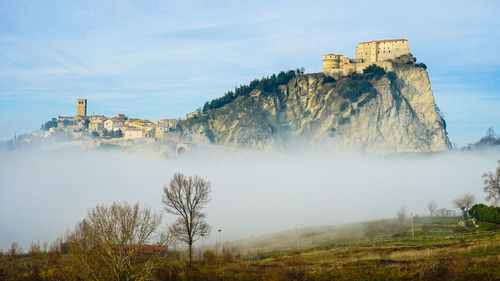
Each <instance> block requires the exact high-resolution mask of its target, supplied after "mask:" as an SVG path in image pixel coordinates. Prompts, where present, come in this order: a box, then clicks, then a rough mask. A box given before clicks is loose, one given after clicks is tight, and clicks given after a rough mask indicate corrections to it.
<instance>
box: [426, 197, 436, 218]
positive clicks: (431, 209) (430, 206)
mask: <svg viewBox="0 0 500 281" xmlns="http://www.w3.org/2000/svg"><path fill="white" fill-rule="evenodd" d="M427 209H429V212H430V213H431V217H432V216H433V215H434V214H435V213H436V210H437V203H436V201H434V200H431V201H429V203H427Z"/></svg>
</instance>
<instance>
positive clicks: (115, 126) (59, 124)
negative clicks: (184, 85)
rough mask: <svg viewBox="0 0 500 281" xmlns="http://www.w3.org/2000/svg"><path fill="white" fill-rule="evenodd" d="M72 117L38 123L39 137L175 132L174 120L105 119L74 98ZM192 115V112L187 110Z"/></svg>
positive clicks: (118, 116)
mask: <svg viewBox="0 0 500 281" xmlns="http://www.w3.org/2000/svg"><path fill="white" fill-rule="evenodd" d="M76 103H77V105H76V116H70V117H66V116H59V118H58V119H55V118H54V119H52V120H51V121H49V122H47V123H45V124H44V125H42V128H41V130H40V131H39V132H38V134H39V136H40V137H43V138H49V137H53V136H61V137H67V138H73V139H81V138H85V137H92V138H123V139H126V140H128V139H141V138H163V137H165V134H166V133H168V132H172V131H175V129H176V127H177V124H178V123H179V121H180V120H178V119H161V120H158V121H154V122H151V121H149V120H143V119H138V118H128V117H127V116H125V114H116V115H115V116H114V117H111V118H108V117H106V116H104V115H90V116H87V103H88V101H87V99H78V100H77V102H76ZM190 114H193V113H190Z"/></svg>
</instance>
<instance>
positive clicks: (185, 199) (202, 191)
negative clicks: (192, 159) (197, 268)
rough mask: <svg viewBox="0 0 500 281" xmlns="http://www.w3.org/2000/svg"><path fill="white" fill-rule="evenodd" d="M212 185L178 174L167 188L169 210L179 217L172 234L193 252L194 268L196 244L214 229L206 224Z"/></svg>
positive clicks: (165, 196) (167, 208)
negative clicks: (194, 247) (206, 210)
mask: <svg viewBox="0 0 500 281" xmlns="http://www.w3.org/2000/svg"><path fill="white" fill-rule="evenodd" d="M210 191H211V183H210V182H209V181H206V180H204V179H202V178H200V177H198V176H195V177H186V176H184V175H183V174H181V173H176V174H174V176H173V178H172V180H171V181H170V183H169V185H168V186H167V185H164V186H163V192H164V193H163V199H162V202H163V204H164V205H165V210H166V211H167V212H168V213H170V214H173V215H176V216H178V218H177V220H176V221H175V223H174V224H173V225H172V226H171V227H170V232H171V233H172V235H173V236H174V237H175V238H176V239H177V240H179V241H181V242H183V243H186V244H187V245H188V248H189V249H188V250H189V262H188V266H189V267H191V265H192V256H193V243H194V242H196V241H197V240H198V239H199V238H200V237H202V236H203V237H207V235H208V232H209V230H210V227H209V225H208V224H207V223H206V221H205V213H203V209H204V208H205V207H206V205H207V204H208V202H209V201H210Z"/></svg>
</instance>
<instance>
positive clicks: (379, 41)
mask: <svg viewBox="0 0 500 281" xmlns="http://www.w3.org/2000/svg"><path fill="white" fill-rule="evenodd" d="M393 41H408V39H384V40H372V41H367V42H361V43H358V45H359V44H366V43H381V42H393Z"/></svg>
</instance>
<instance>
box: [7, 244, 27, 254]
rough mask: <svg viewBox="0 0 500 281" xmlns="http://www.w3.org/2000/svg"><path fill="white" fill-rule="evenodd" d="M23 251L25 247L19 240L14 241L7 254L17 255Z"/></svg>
mask: <svg viewBox="0 0 500 281" xmlns="http://www.w3.org/2000/svg"><path fill="white" fill-rule="evenodd" d="M22 253H23V248H21V246H19V244H18V243H17V242H12V244H11V245H10V248H9V249H8V250H7V255H9V256H12V257H15V256H17V255H20V254H22Z"/></svg>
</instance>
